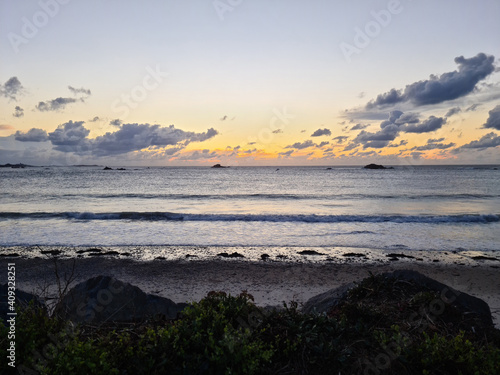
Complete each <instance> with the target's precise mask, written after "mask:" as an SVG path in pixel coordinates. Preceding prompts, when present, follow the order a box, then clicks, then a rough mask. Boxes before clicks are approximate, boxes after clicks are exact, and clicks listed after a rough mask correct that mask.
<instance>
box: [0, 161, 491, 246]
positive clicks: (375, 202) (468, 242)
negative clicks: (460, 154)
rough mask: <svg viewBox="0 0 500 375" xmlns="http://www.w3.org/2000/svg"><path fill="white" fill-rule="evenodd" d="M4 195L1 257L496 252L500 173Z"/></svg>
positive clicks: (264, 178)
mask: <svg viewBox="0 0 500 375" xmlns="http://www.w3.org/2000/svg"><path fill="white" fill-rule="evenodd" d="M0 191H1V196H0V211H1V212H0V246H2V248H3V249H4V251H5V248H6V247H13V246H14V247H15V246H18V247H30V246H31V247H33V246H35V245H36V246H62V247H86V246H87V247H96V246H106V247H128V248H133V247H134V246H135V247H139V248H138V249H141V248H142V249H144V247H147V246H167V247H172V246H174V247H175V246H177V247H185V246H195V247H196V246H197V247H200V248H203V247H206V246H211V247H216V248H217V247H241V248H245V247H247V248H248V247H252V248H258V249H262V248H268V247H279V248H289V249H294V248H297V247H314V248H328V249H335V248H354V249H356V248H359V249H380V250H407V251H419V250H426V251H437V252H443V251H465V250H467V251H491V250H495V251H498V250H500V170H498V166H399V167H398V166H396V167H395V168H394V169H386V170H367V169H363V168H362V167H359V166H356V167H332V168H331V169H329V168H328V169H327V168H326V167H279V168H277V167H232V168H224V169H214V168H209V167H183V168H181V167H179V168H171V167H169V168H143V167H137V168H130V167H126V168H125V170H117V169H113V170H103V167H97V166H92V167H91V166H84V167H28V168H24V169H21V168H19V169H11V168H1V169H0ZM0 251H2V250H0ZM138 251H140V250H138ZM200 251H201V250H200Z"/></svg>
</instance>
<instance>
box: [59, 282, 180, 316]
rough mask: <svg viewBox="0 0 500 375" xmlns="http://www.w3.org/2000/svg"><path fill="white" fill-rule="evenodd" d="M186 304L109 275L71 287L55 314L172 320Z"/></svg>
mask: <svg viewBox="0 0 500 375" xmlns="http://www.w3.org/2000/svg"><path fill="white" fill-rule="evenodd" d="M186 306H187V305H186V304H184V303H179V304H176V303H175V302H173V301H172V300H170V299H168V298H163V297H159V296H154V295H151V294H146V293H144V292H143V291H142V290H141V289H139V288H138V287H136V286H134V285H131V284H129V283H125V282H122V281H120V280H117V279H115V278H113V277H110V276H97V277H94V278H92V279H89V280H87V281H84V282H82V283H80V284H78V285H76V286H75V287H74V288H73V289H71V290H70V291H69V293H68V294H67V295H66V296H65V297H64V298H63V299H62V300H61V301H60V302H59V303H58V304H57V306H56V308H55V313H56V314H57V315H58V316H60V317H61V318H63V319H69V320H71V321H72V322H74V323H104V322H132V321H142V320H145V319H148V318H151V317H155V316H158V315H159V316H164V317H166V318H167V319H175V318H176V317H177V314H178V313H179V312H181V311H182V310H183V309H184V307H186Z"/></svg>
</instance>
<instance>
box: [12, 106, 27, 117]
mask: <svg viewBox="0 0 500 375" xmlns="http://www.w3.org/2000/svg"><path fill="white" fill-rule="evenodd" d="M12 116H14V117H18V118H19V117H23V116H24V109H22V108H21V107H19V106H18V105H16V108H14V113H13V114H12Z"/></svg>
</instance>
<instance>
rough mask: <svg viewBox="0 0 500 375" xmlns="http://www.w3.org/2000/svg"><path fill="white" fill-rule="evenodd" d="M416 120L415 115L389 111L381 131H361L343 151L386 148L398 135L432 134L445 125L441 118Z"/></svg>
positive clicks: (381, 124) (431, 117)
mask: <svg viewBox="0 0 500 375" xmlns="http://www.w3.org/2000/svg"><path fill="white" fill-rule="evenodd" d="M418 118H419V114H417V113H408V114H405V113H403V112H401V111H391V112H390V113H389V118H388V119H387V120H384V121H382V122H381V123H380V129H381V130H379V131H378V132H375V133H373V132H367V131H366V130H362V131H361V132H360V133H359V134H358V135H357V136H356V138H354V139H353V141H352V142H351V143H350V144H349V145H348V146H347V147H346V149H345V150H346V151H347V150H352V149H354V148H356V147H357V146H359V145H363V148H383V147H387V146H389V145H390V144H391V142H392V141H394V140H395V139H396V138H397V137H398V136H399V134H400V133H427V132H432V131H434V130H437V129H439V128H441V127H442V126H443V124H445V123H446V119H444V118H442V117H435V116H430V117H429V118H428V119H426V120H424V121H422V122H420V120H419V119H418ZM391 147H399V145H397V146H394V145H391Z"/></svg>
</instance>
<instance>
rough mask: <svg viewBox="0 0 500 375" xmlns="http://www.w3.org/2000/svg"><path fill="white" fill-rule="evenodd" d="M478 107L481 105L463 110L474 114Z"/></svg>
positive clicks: (474, 105) (473, 105)
mask: <svg viewBox="0 0 500 375" xmlns="http://www.w3.org/2000/svg"><path fill="white" fill-rule="evenodd" d="M480 106H481V104H472V105H471V106H470V107H468V108H467V109H466V110H465V112H474V111H475V110H476V109H477V108H478V107H480Z"/></svg>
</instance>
